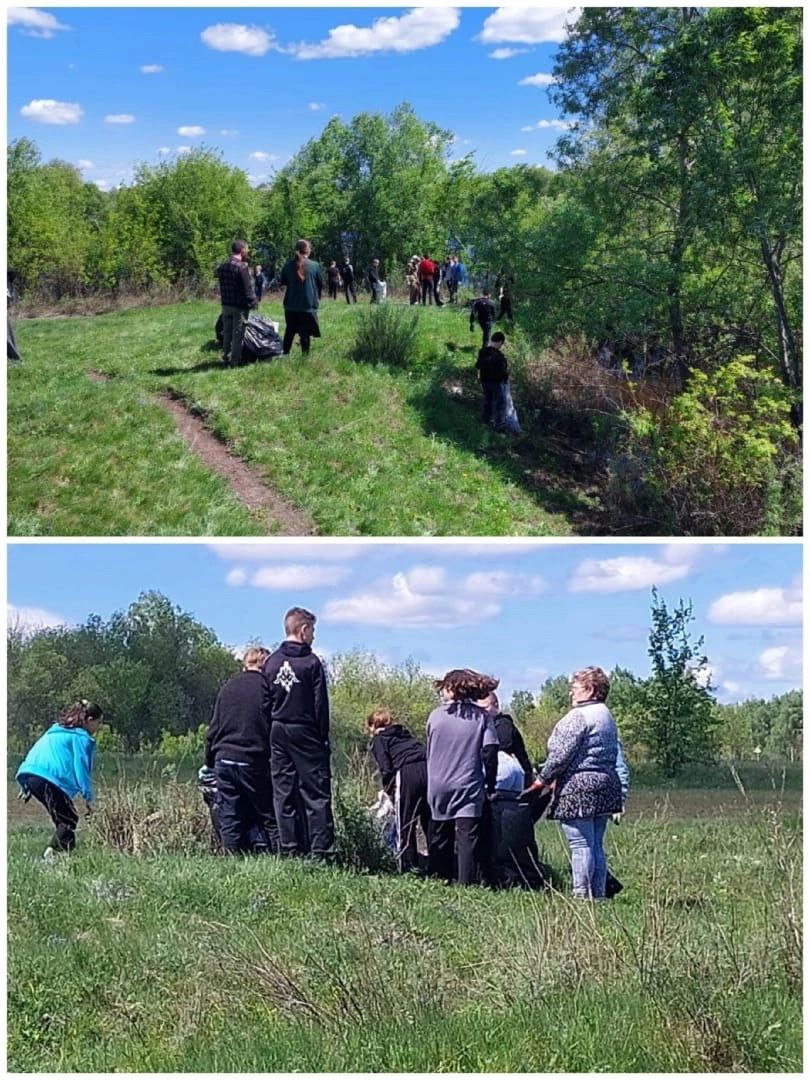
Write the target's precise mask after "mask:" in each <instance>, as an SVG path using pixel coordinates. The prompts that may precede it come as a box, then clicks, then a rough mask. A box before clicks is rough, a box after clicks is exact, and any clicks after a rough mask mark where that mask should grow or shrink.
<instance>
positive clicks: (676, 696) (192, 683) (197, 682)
mask: <svg viewBox="0 0 810 1080" xmlns="http://www.w3.org/2000/svg"><path fill="white" fill-rule="evenodd" d="M691 621H692V613H691V607H690V606H689V605H688V604H685V603H680V604H679V605H678V606H677V607H676V608H675V609H674V610H672V611H670V610H669V609H668V608H667V606H666V604H665V603H664V601H663V600H662V599H661V598H660V597H659V596H657V595H656V594H653V600H652V609H651V629H650V637H649V655H650V673H649V674H648V675H647V676H645V677H639V676H637V675H635V674H633V673H632V672H630V671H627V670H625V669H622V668H616V669H614V670H613V671H612V672H611V673H610V679H611V692H610V697H609V701H608V704H609V705H610V708H611V710H612V711H613V713H614V715H615V716H616V720H617V722H618V725H619V730H620V732H621V735H622V738H623V740H624V743H625V748H626V750H627V752H628V755H629V757H630V759H631V760H632V761H633V762H634V763H644V762H651V763H654V764H656V765H657V766H659V767H660V768H661V769H662V770H663V771H664V772H665V773H666V774H668V775H675V774H677V773H678V772H680V771H681V770H683V769H684V768H686V767H687V766H688V765H689V764H691V763H696V762H710V761H714V760H716V759H717V758H724V759H734V760H756V759H759V758H760V757H762V758H765V759H773V760H791V761H792V760H796V759H800V758H801V746H802V694H801V691H800V690H793V691H790V692H788V693H786V694H782V695H781V696H778V697H774V698H772V699H771V700H769V701H765V700H758V699H752V700H749V701H745V702H741V703H739V704H735V705H721V704H719V703H718V702H717V701H716V699H715V697H714V694H713V693H712V691H711V689H710V688H709V686H708V685H707V684H706V680H705V679H703V678H701V672H702V671H703V670H704V669H705V657H704V656H703V655H702V648H703V645H702V641H701V639H697V640H693V637H692V635H691V630H690V624H691ZM7 649H8V740H9V750H10V751H11V752H16V751H22V750H24V749H25V748H26V747H27V746H28V745H29V744H30V743H31V741H33V739H35V738H36V737H38V735H39V734H40V733H41V732H42V731H43V730H44V729H45V728H46V727H48V726H49V725H50V724H51V723H53V722H54V721H55V719H56V718H57V716H58V714H59V713H60V712H61V711H62V709H64V708H65V707H66V706H67V705H68V704H70V703H71V702H73V701H75V700H78V699H80V698H87V699H89V700H94V701H97V702H98V703H99V704H101V705H102V707H103V709H104V713H105V718H106V719H107V720H108V721H109V727H108V728H104V729H102V732H101V735H100V745H101V746H102V747H106V748H107V749H111V750H121V751H126V752H130V753H137V752H148V751H158V752H164V753H169V754H172V753H175V752H178V751H184V752H188V753H192V754H193V753H196V752H198V751H199V749H200V748H201V745H202V731H201V729H203V730H204V727H205V725H206V724H207V723H208V721H209V719H210V717H211V713H212V710H213V706H214V701H215V699H216V695H217V692H218V690H219V689H220V687H221V686H222V684H223V683H224V682H225V680H226V679H227V678H228V677H229V676H230V675H232V674H233V673H234V672H235V671H237V670H238V668H239V664H238V661H237V659H236V657H235V656H234V654H233V652H232V651H231V650H230V649H229V648H227V647H226V646H225V645H224V644H222V642H220V641H219V640H218V638H217V636H216V634H215V633H214V631H213V630H211V629H209V628H207V627H205V626H203V625H202V624H201V623H199V622H198V621H197V620H196V619H194V617H193V616H192V615H191V614H189V613H187V612H184V611H182V610H181V609H180V608H179V607H177V606H176V605H173V604H172V602H171V601H170V600H169V599H168V598H167V597H165V596H163V595H161V594H160V593H156V592H149V593H144V594H142V595H141V596H140V597H139V598H138V600H136V601H135V602H134V603H133V604H131V605H130V607H129V608H128V609H127V610H126V611H121V612H116V613H114V614H113V615H112V616H111V617H110V618H109V619H107V620H103V619H101V618H100V617H99V616H97V615H91V616H89V617H88V618H87V620H86V621H85V622H84V623H83V624H82V625H80V626H71V627H66V626H63V627H56V628H51V629H42V630H38V631H36V632H34V633H30V632H26V630H25V629H24V628H23V627H21V626H15V625H13V624H12V625H11V626H10V627H9V632H8V642H7ZM585 659H587V658H585ZM583 662H584V660H583ZM328 667H329V678H330V699H331V705H332V712H333V742H334V745H335V750H336V753H337V754H338V757H339V762H338V764H339V767H340V766H341V764H342V765H343V766H345V763H346V761H347V759H349V758H354V759H356V757H357V755H358V754H362V753H363V752H364V750H365V749H366V736H365V733H364V727H363V720H364V718H365V717H366V716H367V715H368V714H369V713H370V712H371V711H372V710H373V709H375V708H380V707H383V706H384V707H386V708H390V709H391V710H392V711H393V713H394V714H395V715H396V716H397V717H398V718H399V719H400V720H401V721H402V722H403V723H404V724H405V725H406V726H408V727H409V728H410V729H411V731H412V732H413V733H414V734H416V735H418V736H420V737H422V736H424V729H425V723H426V720H427V717H428V715H429V713H430V711H431V710H432V709H433V708H434V707H435V704H436V694H435V690H434V687H433V676H432V675H431V674H429V673H428V672H426V671H424V670H423V669H422V668H421V667H420V666H419V665H418V664H417V663H416V662H414V661H412V660H408V661H405V662H404V663H402V664H398V665H390V664H385V663H383V662H382V661H380V660H379V659H378V658H377V657H376V656H374V654H373V653H370V652H364V651H353V652H349V653H346V654H344V655H340V656H336V657H334V658H332V659H331V660H330V662H329V665H328ZM493 674H495V675H497V672H494V673H493ZM568 689H569V683H568V676H567V675H558V676H555V677H553V678H549V679H547V680H546V681H545V683H544V684H543V685H542V687H540V688H539V690H538V691H532V690H528V689H526V690H518V691H516V692H515V693H514V694H513V696H512V698H511V701H510V702H503V707H504V708H505V709H508V710H509V711H511V713H512V714H513V716H514V718H515V720H516V721H517V722H518V724H519V725H520V727H521V729H522V731H523V733H524V736H525V739H526V744H527V747H528V749H529V751H530V753H531V754H532V756H533V757H534V758H535V759H537V760H541V759H542V758H544V757H545V745H546V740H547V738H548V735H549V734H550V732H551V729H552V727H553V726H554V724H555V723H556V721H557V720H558V719H559V718H560V717H561V716H562V715H563V714H564V713H565V712H566V711H567V710H568V708H569V707H570V706H569V697H568Z"/></svg>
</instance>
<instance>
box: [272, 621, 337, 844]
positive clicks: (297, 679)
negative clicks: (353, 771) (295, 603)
mask: <svg viewBox="0 0 810 1080" xmlns="http://www.w3.org/2000/svg"><path fill="white" fill-rule="evenodd" d="M315 622H316V618H315V616H314V615H313V614H312V612H311V611H307V610H306V608H301V607H293V608H290V610H289V611H288V612H287V614H286V615H285V616H284V633H285V634H286V635H287V636H286V639H285V640H284V641H283V642H282V643H281V645H280V646H279V647H278V648H277V649H276V651H275V652H274V653H272V654H271V655H270V656H269V657H268V658H267V660H266V661H265V664H264V669H263V671H264V678H265V682H266V684H267V689H268V693H269V697H270V771H271V776H272V780H273V802H274V805H275V811H276V822H277V824H278V831H279V845H280V850H281V854H282V855H305V854H311V855H312V856H313V857H315V858H318V859H323V860H325V861H327V862H332V861H334V858H335V823H334V818H333V816H332V773H331V765H330V751H329V695H328V692H327V688H326V674H325V672H324V669H323V665H322V664H321V661H320V660H319V659H318V657H317V656H316V655H315V654H314V653H313V651H312V641H313V639H314V637H315ZM299 805H300V806H301V807H302V809H303V816H304V819H305V822H306V832H307V840H306V841H305V842H304V841H303V840H302V836H301V833H302V830H301V827H300V824H299V823H298V821H297V819H298V812H299ZM305 848H306V850H305Z"/></svg>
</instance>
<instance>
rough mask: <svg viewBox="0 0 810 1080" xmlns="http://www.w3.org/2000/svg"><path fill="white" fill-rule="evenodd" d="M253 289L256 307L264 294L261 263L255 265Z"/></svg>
mask: <svg viewBox="0 0 810 1080" xmlns="http://www.w3.org/2000/svg"><path fill="white" fill-rule="evenodd" d="M253 288H254V289H255V291H256V307H258V306H259V304H260V303H261V302H262V293H263V292H264V274H263V273H262V267H261V263H256V268H255V270H254V271H253Z"/></svg>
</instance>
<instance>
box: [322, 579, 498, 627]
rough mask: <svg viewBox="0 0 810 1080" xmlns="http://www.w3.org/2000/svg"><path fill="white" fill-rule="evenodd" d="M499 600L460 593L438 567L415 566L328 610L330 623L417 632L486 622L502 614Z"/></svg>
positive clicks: (327, 619)
mask: <svg viewBox="0 0 810 1080" xmlns="http://www.w3.org/2000/svg"><path fill="white" fill-rule="evenodd" d="M500 610H501V605H500V603H498V602H497V601H495V600H480V599H476V598H474V597H471V596H470V595H468V594H466V593H465V592H464V591H463V590H460V589H459V588H458V587H457V586H456V585H455V584H454V583H452V582H451V581H450V580H449V579H448V578H447V575H446V573H445V572H444V571H443V570H441V569H440V568H437V567H415V568H414V569H413V570H410V571H407V572H401V573H398V574H395V575H394V576H393V577H392V578H386V579H384V580H382V581H380V582H378V583H377V584H376V586H374V587H372V588H369V589H367V590H365V591H362V592H358V593H355V594H354V595H353V596H348V597H345V598H343V599H340V600H331V601H330V602H329V603H328V604H327V605H326V608H325V610H324V614H323V618H324V621H326V622H333V623H356V624H359V625H365V626H388V627H396V628H403V627H404V628H408V629H416V628H419V627H425V626H432V627H437V628H439V629H449V628H452V627H458V626H472V625H474V624H475V623H480V622H486V621H487V620H488V619H492V618H494V617H495V616H496V615H498V614H499V613H500Z"/></svg>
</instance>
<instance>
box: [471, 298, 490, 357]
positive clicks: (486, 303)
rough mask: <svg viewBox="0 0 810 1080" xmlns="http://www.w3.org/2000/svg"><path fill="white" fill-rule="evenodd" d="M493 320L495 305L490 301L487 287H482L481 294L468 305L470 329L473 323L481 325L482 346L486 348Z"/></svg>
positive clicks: (473, 327)
mask: <svg viewBox="0 0 810 1080" xmlns="http://www.w3.org/2000/svg"><path fill="white" fill-rule="evenodd" d="M494 322H495V305H494V304H493V303H492V298H491V296H490V292H489V289H484V291H483V293H482V294H481V296H479V297H477V298H476V299H475V300H473V302H472V306H471V307H470V330H471V331H472V330H474V329H475V324H476V323H478V325H479V326H480V327H481V331H482V333H483V335H484V339H483V341H482V343H481V344H482V347H483V348H486V347H487V345H489V339H490V338H491V336H492V325H493V323H494Z"/></svg>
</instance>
